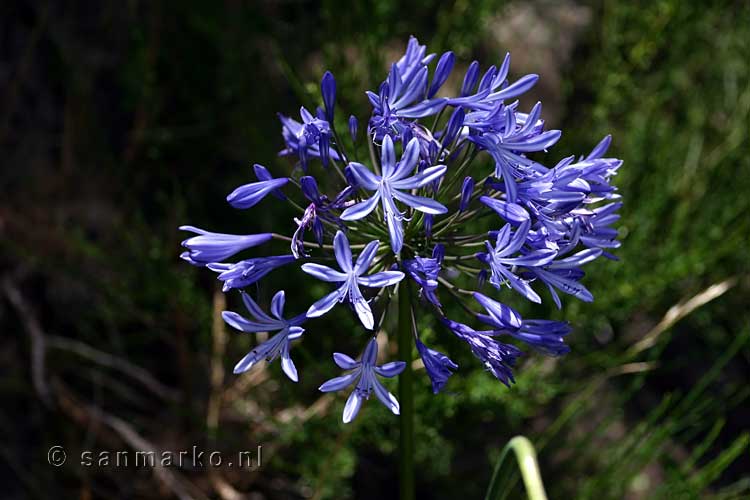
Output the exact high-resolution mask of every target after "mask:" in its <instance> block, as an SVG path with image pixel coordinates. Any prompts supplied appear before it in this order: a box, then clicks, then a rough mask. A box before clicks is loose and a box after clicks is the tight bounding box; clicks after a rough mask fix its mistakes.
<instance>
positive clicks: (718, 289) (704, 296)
mask: <svg viewBox="0 0 750 500" xmlns="http://www.w3.org/2000/svg"><path fill="white" fill-rule="evenodd" d="M736 284H737V278H734V277H732V278H728V279H726V280H724V281H721V282H719V283H715V284H713V285H711V286H710V287H708V288H706V289H705V290H703V291H702V292H701V293H699V294H698V295H695V296H694V297H692V298H690V299H688V300H686V301H683V302H680V303H678V304H675V305H674V306H672V307H670V308H669V310H668V311H667V313H666V314H665V315H664V317H663V318H662V319H661V321H659V323H658V324H657V325H656V326H655V327H653V328H652V329H651V330H650V331H649V332H648V333H647V334H646V335H644V337H643V338H642V339H641V340H639V341H638V342H637V343H636V344H635V345H634V346H633V347H632V348H631V349H630V351H629V353H628V354H629V355H631V356H634V355H636V354H638V353H640V352H642V351H645V350H646V349H648V348H650V347H652V346H653V345H654V344H656V341H657V340H658V338H659V335H661V334H662V333H664V332H665V331H666V330H668V329H669V328H670V327H672V325H674V324H675V323H677V322H678V321H679V320H681V319H682V318H684V317H685V316H687V315H688V314H690V313H691V312H693V311H694V310H696V309H698V308H699V307H701V306H703V305H705V304H707V303H709V302H711V301H712V300H714V299H716V298H718V297H720V296H722V295H723V294H724V293H726V292H727V291H728V290H729V289H730V288H732V287H733V286H734V285H736Z"/></svg>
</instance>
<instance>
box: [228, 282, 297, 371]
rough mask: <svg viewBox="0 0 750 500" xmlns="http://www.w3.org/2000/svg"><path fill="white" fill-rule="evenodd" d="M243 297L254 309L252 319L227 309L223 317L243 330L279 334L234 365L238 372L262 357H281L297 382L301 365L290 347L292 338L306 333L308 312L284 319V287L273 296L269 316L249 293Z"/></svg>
mask: <svg viewBox="0 0 750 500" xmlns="http://www.w3.org/2000/svg"><path fill="white" fill-rule="evenodd" d="M242 301H243V302H244V303H245V307H246V308H247V310H248V311H249V312H250V315H251V316H252V319H247V318H244V317H243V316H240V315H239V314H237V313H236V312H232V311H224V312H222V313H221V317H222V318H224V321H226V323H227V324H228V325H230V326H232V327H233V328H236V329H237V330H240V331H243V332H251V333H257V332H276V331H278V333H276V335H274V336H273V337H271V338H270V339H268V340H267V341H265V342H263V343H262V344H260V345H259V346H257V347H255V349H253V350H252V351H250V352H249V353H248V354H247V355H246V356H245V357H244V358H242V359H241V360H240V361H239V363H237V365H236V366H235V367H234V373H242V372H245V371H247V370H249V369H250V368H252V367H253V366H254V365H255V364H256V363H257V362H258V361H261V360H263V359H265V360H266V361H268V362H271V361H273V360H274V359H276V358H278V357H281V368H282V369H283V370H284V373H286V375H287V377H289V378H290V379H291V380H292V381H294V382H297V381H298V380H299V377H298V375H297V368H296V367H295V366H294V362H293V361H292V358H290V357H289V347H290V344H291V341H292V340H296V339H298V338H300V337H301V336H302V334H303V333H304V331H305V329H304V328H302V327H300V326H299V325H301V324H302V323H303V322H304V321H305V319H306V318H305V315H304V314H301V315H299V316H296V317H294V318H292V319H289V320H286V319H284V302H285V295H284V290H281V291H279V292H277V293H276V295H274V296H273V299H271V314H273V316H274V317H271V316H268V315H267V314H266V313H265V312H263V310H262V309H261V308H260V307H258V304H256V303H255V301H254V300H253V299H252V298H251V297H250V295H248V294H247V293H243V294H242Z"/></svg>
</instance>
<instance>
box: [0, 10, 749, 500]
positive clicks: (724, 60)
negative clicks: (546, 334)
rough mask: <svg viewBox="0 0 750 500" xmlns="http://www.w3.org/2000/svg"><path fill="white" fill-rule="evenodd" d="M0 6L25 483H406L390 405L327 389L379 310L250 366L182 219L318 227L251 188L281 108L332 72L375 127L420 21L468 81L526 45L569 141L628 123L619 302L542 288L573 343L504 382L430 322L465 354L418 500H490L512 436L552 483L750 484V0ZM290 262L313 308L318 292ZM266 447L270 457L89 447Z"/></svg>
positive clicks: (100, 494) (10, 300)
mask: <svg viewBox="0 0 750 500" xmlns="http://www.w3.org/2000/svg"><path fill="white" fill-rule="evenodd" d="M0 28H1V30H2V31H1V32H0V145H1V147H2V149H1V150H2V153H3V154H2V167H1V168H0V189H1V191H0V193H2V196H1V197H0V284H1V285H2V289H1V290H0V330H1V331H2V332H3V337H2V339H3V342H2V348H1V349H0V367H2V369H1V373H2V377H0V387H1V388H2V403H0V429H2V432H3V436H4V437H3V438H2V439H1V440H0V478H2V491H3V493H2V496H3V497H4V498H51V497H54V498H81V499H88V498H133V497H135V498H172V497H175V496H182V497H197V498H201V497H208V498H224V499H233V498H242V497H243V495H244V496H245V497H247V498H253V499H255V498H258V499H259V498H336V499H338V498H348V497H356V498H385V497H387V496H389V495H392V494H394V493H395V491H396V490H397V472H396V461H395V460H396V458H395V450H396V448H397V433H398V425H397V420H396V418H395V417H393V416H392V415H390V414H389V413H388V412H387V410H386V409H384V408H383V407H381V406H380V405H378V404H376V403H374V402H370V403H368V404H367V406H366V408H365V410H364V411H363V412H362V415H361V416H360V417H359V418H358V419H357V421H356V423H355V424H353V425H350V426H344V425H343V424H341V422H340V414H341V408H342V406H343V398H341V397H327V396H323V397H321V394H320V393H318V392H317V390H316V388H317V386H318V385H319V384H320V382H321V381H323V380H325V379H326V378H327V377H330V376H332V375H333V374H334V373H335V367H334V365H333V363H332V362H331V360H330V352H331V351H332V350H334V349H335V350H340V351H343V352H355V351H356V349H357V346H359V345H361V342H360V341H359V340H358V339H357V338H356V332H355V333H350V332H354V324H355V323H354V322H353V320H351V318H343V319H342V317H341V315H339V316H337V317H334V316H336V315H331V317H330V318H328V317H327V318H328V323H327V324H326V323H325V322H324V321H321V323H320V325H319V326H318V327H317V328H316V332H315V334H314V335H309V336H308V335H306V341H305V342H304V343H302V344H301V345H300V346H299V347H297V348H295V353H296V355H295V356H296V358H295V359H296V361H297V363H298V366H300V368H301V373H302V380H301V381H300V383H299V384H296V385H295V384H291V383H288V381H287V380H286V379H285V378H284V376H283V374H282V373H281V370H280V367H279V366H278V364H277V363H276V364H273V365H271V366H270V367H268V368H267V369H266V368H265V367H259V368H256V369H254V370H253V371H251V372H250V373H247V374H245V375H243V376H242V377H236V376H234V375H232V374H231V367H232V366H233V365H234V363H235V362H236V361H237V360H238V359H239V358H240V357H241V356H243V355H244V354H245V353H246V352H247V350H248V349H249V348H250V346H251V345H252V343H251V339H250V338H248V337H247V336H242V335H237V334H235V333H234V332H227V331H225V330H224V328H223V327H222V326H221V323H220V321H216V319H217V318H218V311H221V310H223V309H224V308H225V307H229V308H234V309H236V310H239V309H238V307H239V304H238V303H237V302H238V301H237V297H236V296H235V295H229V296H227V298H226V300H228V301H229V304H228V305H225V304H224V300H225V299H224V297H223V296H222V294H220V293H217V289H218V286H217V284H216V283H215V280H214V274H213V273H211V272H209V271H206V270H199V269H195V268H192V267H190V266H188V265H187V264H186V263H184V262H182V261H180V260H179V259H178V255H179V252H180V247H179V242H180V240H181V239H182V237H183V235H181V234H179V232H178V231H177V229H176V228H177V227H178V226H179V225H181V224H185V223H191V224H195V225H197V226H200V227H207V228H211V229H214V230H217V231H226V232H236V233H244V232H247V233H252V232H257V231H261V230H268V229H270V228H274V230H278V231H280V232H285V233H291V231H292V229H293V227H294V226H293V225H292V224H293V223H292V222H291V217H292V216H293V214H292V213H291V212H285V211H284V210H283V209H282V210H268V209H267V208H268V207H271V206H272V205H270V204H269V205H268V206H267V207H266V206H263V207H262V209H260V210H258V211H256V212H254V214H255V215H251V214H249V213H247V212H242V211H236V210H232V209H231V208H230V207H228V206H227V205H226V203H225V202H224V197H225V196H226V194H227V193H228V192H230V191H231V190H232V189H233V188H234V187H236V186H237V185H239V184H242V183H244V182H248V180H249V179H250V168H251V165H252V163H253V162H259V163H263V164H264V165H266V166H268V167H269V168H270V169H272V170H274V169H281V171H285V170H284V169H287V170H288V169H289V167H290V165H289V163H288V162H287V161H285V160H284V159H279V158H277V156H276V153H277V151H278V150H279V149H281V148H282V146H283V144H282V140H281V136H280V125H279V123H278V120H277V118H276V112H283V113H285V114H292V115H296V113H297V111H298V108H299V106H300V105H301V104H304V105H305V106H308V107H309V108H312V107H314V106H315V105H318V104H319V97H318V87H317V85H318V83H317V82H319V79H320V77H321V75H322V74H323V72H324V70H325V69H330V70H331V71H332V72H333V73H334V74H335V75H336V78H337V81H338V88H339V101H338V103H337V110H341V115H342V116H343V115H344V113H354V114H356V115H357V116H359V117H360V119H361V120H362V121H363V122H364V120H365V119H366V117H367V115H368V111H369V109H368V103H367V100H366V98H365V97H364V94H363V92H364V91H365V90H367V89H375V88H376V87H377V85H378V84H379V82H380V81H382V79H383V78H384V77H385V75H386V73H387V67H388V66H387V64H388V62H389V61H391V60H394V59H395V58H397V57H398V56H399V54H400V53H401V51H403V48H404V46H405V43H406V41H407V39H408V35H410V34H414V35H416V36H418V37H419V39H420V41H421V42H423V43H427V45H428V49H429V50H430V51H432V52H441V51H443V50H448V49H450V50H453V51H454V52H455V53H456V55H457V59H458V61H460V65H459V67H458V68H457V69H456V70H454V73H456V75H459V74H461V73H462V71H463V68H464V67H465V66H466V65H468V63H469V62H470V61H471V60H472V59H473V58H477V59H479V60H480V62H481V63H482V65H483V67H486V66H487V65H489V64H491V63H498V62H500V60H501V58H502V56H503V55H504V53H505V52H506V51H510V52H511V54H512V57H513V63H512V66H511V70H512V74H513V75H515V76H519V75H522V74H525V73H529V72H534V73H538V74H539V75H540V76H541V80H540V84H539V85H538V86H537V87H536V88H535V89H534V90H533V91H532V92H531V93H530V94H531V95H530V96H529V98H528V99H527V100H525V101H523V103H524V105H525V106H528V105H529V104H533V102H534V101H535V100H536V99H541V100H542V101H543V102H544V105H545V111H544V117H545V118H546V120H547V122H548V124H549V126H550V128H561V129H562V130H563V137H562V139H561V141H560V142H559V143H558V145H557V146H556V147H555V148H554V150H553V152H551V153H550V161H551V162H554V161H556V160H558V159H559V158H562V157H564V156H567V155H569V154H573V153H575V154H581V153H584V152H586V151H588V150H590V148H591V147H592V146H593V145H594V144H596V142H598V140H599V139H600V138H601V137H602V136H603V135H605V134H607V133H612V134H613V136H614V141H613V146H612V149H611V150H610V151H611V153H612V154H613V156H617V157H620V158H622V159H624V161H625V164H624V166H623V167H622V168H621V170H620V175H619V176H618V178H617V180H616V184H617V185H618V186H619V188H620V192H621V194H622V195H623V198H624V201H625V206H624V208H623V210H622V214H623V218H622V221H621V224H620V226H619V227H620V230H621V239H622V242H623V246H622V248H621V249H620V250H618V251H617V254H618V255H619V256H620V257H621V260H620V261H619V262H617V263H610V262H606V263H598V264H594V265H593V266H591V267H590V269H591V270H590V273H589V276H588V277H587V286H588V288H589V289H590V290H591V291H592V292H593V293H594V295H595V297H596V300H595V302H594V303H593V304H585V303H580V302H573V301H571V300H569V301H567V302H566V308H565V309H564V311H563V312H562V313H557V312H555V311H551V310H548V309H547V307H548V306H547V305H545V306H540V307H538V308H536V309H531V308H529V309H527V310H533V311H534V313H535V315H536V316H538V317H544V316H545V315H553V316H554V317H558V318H564V319H567V320H569V321H571V322H572V323H573V324H574V326H575V328H576V330H575V333H574V334H573V335H572V336H571V337H570V340H569V343H570V345H571V347H572V352H571V353H570V354H569V355H567V356H566V357H564V358H562V359H558V360H550V359H547V358H543V357H541V356H529V357H528V358H526V359H525V360H524V362H523V363H522V364H521V366H520V368H519V369H518V370H517V374H518V384H517V385H515V386H514V387H513V388H512V389H507V388H505V387H504V386H502V385H500V384H499V383H498V382H497V381H496V380H495V379H493V378H492V377H491V376H490V375H489V374H487V373H485V372H484V371H483V370H482V368H481V366H480V365H479V363H477V362H476V361H475V360H474V358H473V357H472V356H471V354H470V353H469V352H468V350H467V349H465V348H463V347H462V346H460V345H459V344H458V343H457V342H453V341H452V339H448V338H446V334H445V332H444V331H441V330H440V329H439V328H437V327H435V325H431V324H425V325H422V328H424V330H425V332H426V335H427V336H428V338H430V339H431V341H432V342H433V343H434V344H435V345H436V346H437V347H439V348H441V350H443V351H445V352H448V353H450V355H451V357H452V358H453V359H455V360H456V361H457V362H458V363H459V364H460V365H461V369H460V370H459V372H458V373H457V374H456V375H455V376H454V377H453V378H452V379H451V381H450V383H449V385H448V387H447V391H446V393H443V394H441V395H439V396H433V395H432V394H431V391H430V390H429V382H428V380H427V378H426V377H424V376H420V377H418V378H419V384H420V385H419V386H418V388H417V396H416V397H417V408H418V415H417V467H418V492H419V497H420V498H435V499H443V498H456V497H458V496H461V497H462V498H480V497H481V496H482V495H483V492H484V491H485V489H486V486H487V483H488V481H489V478H490V475H491V472H492V467H493V464H494V461H495V460H496V459H497V457H498V455H499V451H500V449H501V448H502V446H503V445H504V444H505V443H506V442H507V440H508V439H509V438H510V437H512V436H513V435H515V434H524V435H526V436H528V437H529V438H530V439H531V440H532V441H533V442H534V444H535V446H536V448H537V451H538V453H539V457H540V462H541V468H542V473H543V476H544V480H545V484H546V487H547V491H548V493H549V495H550V497H551V498H596V499H599V498H633V499H639V498H711V497H713V498H722V499H724V498H742V497H745V498H746V497H747V495H748V494H750V493H749V492H750V458H749V456H748V453H749V452H748V443H749V442H750V438H749V437H748V436H749V435H748V431H749V430H750V428H748V421H750V406H749V405H748V399H747V398H748V395H749V394H750V386H749V385H748V383H747V382H748V379H749V378H750V321H749V320H750V314H748V299H749V298H750V294H749V293H748V292H750V275H749V274H748V271H749V270H750V266H748V258H749V256H750V252H748V249H747V244H748V237H750V217H748V215H747V214H748V213H749V212H750V197H749V196H748V192H750V154H749V153H750V150H749V148H748V123H750V62H749V60H750V7H749V6H748V3H747V2H743V1H735V2H730V1H725V2H703V1H698V0H690V1H678V0H662V1H648V2H615V1H606V2H590V1H579V2H574V1H572V0H565V1H561V2H544V1H539V0H535V1H531V2H521V1H516V2H503V1H497V0H476V1H465V0H459V1H457V2H455V3H451V2H446V3H441V2H434V1H430V0H422V1H414V2H397V1H392V0H381V1H378V2H351V3H350V2H344V1H339V0H328V1H322V2H311V1H301V0H300V1H294V0H290V1H257V2H241V1H224V2H203V1H197V0H196V1H193V0H186V1H181V2H170V1H149V2H144V1H137V0H130V1H122V2H100V3H95V2H76V1H69V2H54V1H50V2H42V1H39V2H22V1H13V0H9V1H6V2H3V3H2V5H1V6H0ZM454 77H455V78H458V77H457V76H454ZM451 84H452V85H457V84H458V81H453V80H451V81H449V85H451ZM257 214H261V216H258V215H257ZM274 277H275V278H274V279H275V280H278V281H276V282H275V283H277V284H279V285H278V286H279V287H281V285H284V284H286V285H284V287H285V288H286V289H287V296H288V300H287V304H289V305H288V306H287V307H288V308H290V309H289V310H290V312H293V313H297V312H298V310H299V308H300V307H301V306H300V304H309V303H311V302H312V301H313V300H314V298H315V297H316V296H317V294H318V293H319V290H316V289H307V288H305V287H304V286H299V285H298V284H297V283H298V282H297V279H298V276H297V274H296V273H295V272H294V270H292V269H287V270H280V271H278V272H277V274H274ZM274 290H275V289H274ZM272 291H273V290H268V289H265V288H263V287H261V290H260V293H261V296H263V297H265V298H266V299H268V297H269V295H270V293H271V292H272ZM53 445H62V446H64V447H65V448H66V449H67V450H68V455H69V457H68V458H69V460H68V463H66V464H65V465H64V466H63V467H59V468H55V467H52V466H51V465H49V464H48V463H47V460H46V455H47V450H48V449H49V448H50V446H53ZM257 445H262V446H263V465H262V467H261V468H260V469H256V470H254V471H238V470H231V469H226V468H215V469H211V468H203V469H200V468H198V469H192V468H182V469H180V468H175V467H172V468H166V469H157V470H152V469H150V468H145V467H141V468H135V467H124V468H117V467H112V466H109V467H83V466H81V465H80V463H76V462H77V459H76V457H75V456H74V455H75V454H76V453H77V450H82V449H90V450H131V451H134V450H137V449H140V450H148V449H157V450H191V449H192V447H193V446H198V447H199V448H201V449H206V450H222V451H225V452H226V453H227V454H230V453H234V452H236V451H237V450H255V449H256V446H257ZM520 495H522V493H521V487H520V486H517V489H516V490H514V491H513V492H511V497H517V496H518V497H520Z"/></svg>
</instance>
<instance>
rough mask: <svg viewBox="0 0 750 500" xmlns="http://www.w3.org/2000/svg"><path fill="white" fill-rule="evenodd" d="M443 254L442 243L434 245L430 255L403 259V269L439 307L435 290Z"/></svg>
mask: <svg viewBox="0 0 750 500" xmlns="http://www.w3.org/2000/svg"><path fill="white" fill-rule="evenodd" d="M444 255H445V247H444V246H443V245H440V244H438V245H435V248H433V250H432V257H430V258H427V257H415V258H413V259H408V260H405V261H404V263H403V267H404V270H405V271H406V272H407V273H409V276H411V278H412V279H413V280H414V281H415V282H417V284H419V286H421V289H420V293H421V294H422V297H424V298H425V299H427V300H428V301H429V302H431V303H432V304H433V305H435V306H436V307H441V305H440V300H439V299H438V298H437V295H436V293H435V292H436V291H437V288H438V281H437V279H438V276H439V275H440V268H441V266H442V263H443V256H444Z"/></svg>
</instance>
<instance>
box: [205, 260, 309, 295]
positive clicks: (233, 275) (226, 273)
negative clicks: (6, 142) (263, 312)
mask: <svg viewBox="0 0 750 500" xmlns="http://www.w3.org/2000/svg"><path fill="white" fill-rule="evenodd" d="M294 260H295V258H294V256H293V255H273V256H271V257H255V258H253V259H246V260H241V261H239V262H234V263H223V262H212V263H210V264H207V265H206V267H208V268H209V269H210V270H212V271H215V272H217V273H219V275H218V276H217V278H218V279H219V280H221V281H223V282H224V287H223V290H224V291H225V292H226V291H229V290H231V289H232V288H244V287H246V286H250V285H252V284H253V283H255V282H257V281H258V280H260V279H261V278H263V277H264V276H265V275H266V274H268V273H270V272H271V271H273V270H274V269H276V268H278V267H281V266H283V265H285V264H289V263H291V262H294Z"/></svg>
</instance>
